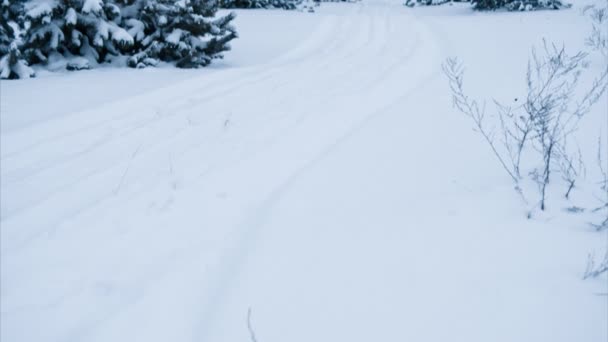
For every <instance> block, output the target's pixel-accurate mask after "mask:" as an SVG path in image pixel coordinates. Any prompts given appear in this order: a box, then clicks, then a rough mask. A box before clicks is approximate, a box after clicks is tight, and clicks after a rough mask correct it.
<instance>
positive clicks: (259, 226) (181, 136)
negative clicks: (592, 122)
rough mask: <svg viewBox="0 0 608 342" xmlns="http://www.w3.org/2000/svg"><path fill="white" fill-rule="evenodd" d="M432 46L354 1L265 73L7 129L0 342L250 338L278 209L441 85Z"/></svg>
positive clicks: (226, 77)
mask: <svg viewBox="0 0 608 342" xmlns="http://www.w3.org/2000/svg"><path fill="white" fill-rule="evenodd" d="M346 8H348V9H346ZM394 37H400V39H394ZM438 39H440V38H438V37H435V33H434V31H433V30H431V29H430V28H427V27H426V25H425V24H424V23H422V22H421V20H419V19H418V18H416V17H415V16H414V15H412V14H409V13H408V12H407V11H406V10H405V9H404V8H403V6H402V5H401V3H399V2H392V1H386V0H376V1H366V2H359V3H354V4H349V5H347V6H345V10H344V11H342V12H340V14H339V15H338V14H324V17H323V19H322V20H321V21H320V22H319V24H318V26H317V27H316V28H315V29H314V30H313V31H312V32H311V33H310V35H309V37H308V38H307V39H306V40H305V41H303V42H302V43H301V44H300V45H299V46H297V47H295V48H294V49H292V50H290V51H287V52H285V54H283V55H281V56H279V57H277V58H275V59H273V60H271V61H269V62H268V63H265V64H263V65H258V66H253V67H247V68H236V69H229V70H220V71H217V72H214V73H210V74H209V75H205V76H204V77H200V78H196V79H190V80H187V81H183V82H181V83H178V84H174V85H171V86H168V87H165V88H162V89H158V90H155V91H151V92H148V93H145V94H140V95H138V96H135V97H132V98H128V99H123V100H120V101H117V102H114V103H109V104H107V105H105V106H103V107H99V108H94V109H90V110H87V111H84V112H80V113H65V115H64V116H61V117H58V118H54V119H51V120H48V121H43V122H39V123H36V124H34V125H31V126H27V127H24V128H21V129H19V130H16V131H11V132H6V134H4V133H3V135H2V137H1V145H0V146H1V150H0V162H1V163H2V169H1V170H0V172H1V175H0V177H1V179H2V187H1V189H0V196H1V197H2V201H0V202H1V212H0V220H1V222H2V231H1V234H2V239H1V241H0V243H1V244H2V246H1V247H2V248H1V250H2V258H1V266H2V272H3V288H2V293H1V295H2V303H3V304H2V312H0V314H1V316H2V321H3V329H2V330H1V335H0V339H1V340H3V341H4V340H6V341H35V340H38V341H42V340H44V341H100V342H101V341H114V340H122V341H214V342H221V341H229V340H231V339H232V338H236V337H239V338H245V339H246V338H247V335H246V333H247V331H246V329H244V327H246V326H245V323H246V322H245V321H244V320H240V319H241V318H243V319H244V318H245V314H246V311H245V310H243V311H242V312H241V311H239V310H241V309H246V308H247V306H248V305H251V303H250V302H238V301H240V300H242V301H247V300H251V301H252V302H255V303H258V304H259V303H261V302H263V299H260V298H255V299H252V298H251V296H253V295H252V293H255V291H256V290H255V289H243V288H242V287H241V286H243V284H248V279H249V277H251V276H252V274H255V273H256V272H258V271H261V272H263V271H264V270H263V269H261V267H263V266H262V265H264V262H266V261H267V260H266V258H268V256H267V255H266V254H265V253H267V252H265V251H263V250H261V247H260V245H263V244H264V243H268V244H270V245H272V243H273V242H272V241H273V240H276V239H277V237H276V236H277V235H276V234H277V231H276V229H274V230H273V226H272V220H273V216H274V215H275V214H280V213H281V210H282V209H281V205H287V204H285V203H289V198H290V197H289V196H290V195H292V194H293V193H297V191H303V190H302V189H303V188H304V187H305V185H302V184H306V179H307V178H310V176H311V175H312V174H314V173H315V172H319V171H318V170H319V168H322V167H323V165H324V164H325V163H331V162H332V160H333V161H335V160H336V159H340V157H341V156H342V157H343V156H344V151H343V150H344V148H345V146H346V145H347V144H349V143H351V144H352V143H353V141H356V140H357V139H355V138H357V137H358V138H359V139H367V135H366V133H365V132H362V131H363V130H365V129H366V128H368V127H370V126H374V125H378V124H383V125H386V127H391V125H392V123H395V122H394V115H395V112H399V111H400V108H401V107H400V106H402V104H403V103H406V102H408V101H415V98H416V96H418V94H420V92H421V91H425V87H426V86H427V85H428V84H430V83H431V82H433V81H435V80H437V78H438V77H440V68H439V66H440V64H441V59H442V57H443V53H442V51H441V49H440V46H439V45H438V43H437V41H438ZM311 75H314V77H311ZM387 84H391V85H395V84H399V85H400V87H386V85H387ZM426 91H429V90H428V89H427V90H426ZM167 94H170V95H171V96H168V95H167ZM243 94H247V96H243ZM353 103H355V105H354V106H353V105H352V104H353ZM391 120H393V121H391ZM421 120H422V122H423V123H427V124H428V127H431V124H430V122H431V121H432V118H424V119H421ZM414 135H415V134H414ZM403 142H404V143H407V144H410V145H404V146H401V148H403V151H402V152H403V153H404V154H412V155H414V156H416V157H418V158H420V159H422V163H423V165H426V167H427V168H428V170H421V171H418V172H420V173H424V172H429V173H437V172H438V171H437V170H435V169H434V167H436V165H432V164H431V163H432V162H436V160H435V159H434V158H435V157H426V156H424V154H423V152H421V151H419V150H420V148H416V146H413V145H414V144H416V143H417V141H416V139H415V138H404V139H403ZM378 153H381V152H380V151H379V152H378ZM345 160H348V156H347V157H346V158H345ZM425 162H427V164H424V163H425ZM431 168H433V169H432V170H431ZM344 171H347V170H344ZM429 179H432V178H429ZM443 182H444V183H446V182H448V180H445V181H443ZM298 184H299V186H298ZM442 186H444V184H442V185H434V186H431V187H430V188H431V189H430V191H436V192H437V193H441V192H440V190H438V189H442ZM450 186H453V187H456V186H459V185H457V184H456V185H454V184H450ZM413 188H415V189H414V190H412V191H413V192H414V193H415V192H417V191H422V190H420V188H416V187H415V186H413ZM320 195H321V196H322V195H323V194H320ZM411 198H413V197H408V200H411ZM291 200H292V201H293V196H292V199H291ZM378 200H379V201H383V199H382V198H380V199H378ZM448 200H450V199H448ZM385 201H388V200H385ZM58 203H59V204H58ZM416 205H417V206H416ZM412 206H413V207H414V208H418V209H421V211H423V212H424V211H425V210H427V211H428V210H430V209H429V208H427V207H425V205H424V204H413V205H412ZM411 210H412V211H413V210H414V209H411ZM354 215H356V213H354ZM419 215H421V214H419ZM274 228H276V227H274ZM314 229H315V227H311V230H314ZM343 229H345V227H344V228H343ZM317 233H318V234H319V235H323V236H325V237H330V238H331V237H333V236H332V235H331V233H328V234H325V232H321V231H319V232H317ZM273 234H275V235H273ZM309 234H313V233H309ZM334 234H335V233H334ZM313 235H314V234H313ZM273 236H274V237H273ZM305 236H306V235H305ZM378 239H382V238H381V237H378ZM386 239H390V236H389V237H386ZM336 243H337V241H336ZM387 243H389V245H390V242H389V241H387ZM362 245H364V244H362ZM391 246H392V245H391ZM275 248H276V247H275ZM285 248H287V247H285ZM305 249H306V248H305V247H296V246H294V253H301V252H302V251H303V250H305ZM279 250H280V248H279ZM345 253H353V251H352V250H349V249H348V248H347V249H346V252H345ZM351 256H352V257H353V258H354V259H357V256H356V255H354V254H353V255H351ZM41 257H42V258H41ZM274 257H276V258H286V259H289V258H290V257H291V258H293V259H294V260H296V261H298V260H299V259H300V258H303V257H304V256H302V255H297V256H295V255H292V256H289V255H275V256H274ZM382 257H383V256H379V257H378V259H380V258H382ZM41 259H42V260H41ZM376 262H380V260H376ZM328 267H329V266H328ZM349 267H350V266H349ZM349 267H347V268H348V269H349V270H350V268H349ZM421 267H422V266H421ZM320 268H321V269H323V267H320ZM324 271H327V270H326V269H323V270H321V271H319V272H324ZM291 272H297V270H296V271H291ZM349 272H351V273H352V272H355V271H352V270H350V271H349ZM292 275H293V274H292ZM347 278H348V277H347V276H345V277H344V279H347ZM57 279H61V281H57ZM434 280H436V279H434ZM270 284H272V282H270ZM45 285H48V288H47V287H45ZM336 287H337V285H334V286H333V287H331V286H330V289H331V290H335V288H336ZM435 288H436V287H435ZM275 290H276V291H278V292H280V291H285V290H284V289H279V288H277V289H275ZM268 291H270V292H272V289H270V290H268ZM386 291H387V292H388V293H393V294H395V293H396V292H398V291H399V288H397V286H396V285H395V286H393V287H391V286H387V288H386ZM319 296H321V294H319ZM303 300H306V297H304V299H303ZM353 300H355V298H353ZM235 301H237V302H238V303H237V304H235ZM304 304H306V303H304ZM389 311H390V310H389ZM255 312H256V311H254V314H255ZM241 313H242V314H243V316H242V317H241V316H239V315H240V314H241ZM274 314H275V315H277V316H280V315H281V314H282V313H281V312H275V313H274ZM256 317H257V316H256ZM168 322H171V323H170V324H168ZM266 322H267V323H269V322H270V321H268V320H267V321H266ZM241 325H242V326H241ZM305 325H306V324H305V323H303V326H305ZM32 327H36V328H35V329H33V328H32ZM266 328H267V329H270V327H269V326H268V324H267V325H266ZM230 329H234V330H235V331H236V330H239V331H241V332H239V333H235V332H234V331H231V330H230ZM278 334H279V333H278V332H277V335H278ZM437 334H439V333H437ZM308 335H310V334H308ZM439 335H440V334H439ZM303 336H304V335H303ZM354 336H357V335H354ZM350 337H353V335H351V336H350ZM326 338H327V339H326V340H327V341H331V340H335V341H337V340H339V339H331V337H328V336H326ZM359 338H360V339H361V340H362V341H363V340H369V339H363V337H359ZM270 340H272V341H277V339H270ZM270 340H268V341H270ZM302 340H305V339H304V338H303V337H302ZM378 340H379V341H380V340H381V339H378ZM440 340H441V339H436V340H433V341H440ZM268 341H266V340H263V339H260V342H268ZM501 341H503V340H501ZM293 342H295V341H293Z"/></svg>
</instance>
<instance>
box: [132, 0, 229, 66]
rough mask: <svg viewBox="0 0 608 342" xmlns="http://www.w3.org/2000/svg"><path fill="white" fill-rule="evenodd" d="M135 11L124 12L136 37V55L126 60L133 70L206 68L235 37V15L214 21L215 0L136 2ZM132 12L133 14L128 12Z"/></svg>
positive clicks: (220, 55)
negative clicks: (157, 66) (170, 65)
mask: <svg viewBox="0 0 608 342" xmlns="http://www.w3.org/2000/svg"><path fill="white" fill-rule="evenodd" d="M135 6H141V7H140V9H139V10H137V11H125V17H126V26H127V30H128V32H129V33H130V34H132V35H133V36H134V37H135V38H134V40H135V46H136V48H137V53H136V54H134V55H133V56H131V57H130V58H129V61H128V64H129V66H132V67H143V66H146V65H151V64H155V63H157V62H158V61H159V60H160V61H167V62H175V63H176V65H177V66H178V67H181V68H195V67H200V66H206V65H208V64H209V63H211V61H212V60H213V59H214V58H221V57H222V52H224V51H227V50H229V49H230V45H229V44H228V43H229V42H230V41H231V40H232V39H234V38H236V37H237V34H236V29H235V28H234V26H233V25H232V20H233V19H234V18H235V17H236V14H235V13H229V14H228V15H225V16H223V17H219V18H213V17H214V15H215V13H216V11H217V4H216V2H215V1H209V0H181V1H167V0H159V1H145V0H140V1H137V3H136V4H135ZM129 12H132V13H129Z"/></svg>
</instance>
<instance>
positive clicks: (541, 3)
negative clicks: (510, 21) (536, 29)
mask: <svg viewBox="0 0 608 342" xmlns="http://www.w3.org/2000/svg"><path fill="white" fill-rule="evenodd" d="M450 2H470V3H471V5H472V6H473V9H475V10H479V11H494V10H499V9H503V10H507V11H532V10H536V9H561V8H565V7H569V5H567V4H566V3H564V2H563V1H562V0H406V2H405V5H406V6H408V7H413V6H418V5H423V6H432V5H442V4H445V3H450Z"/></svg>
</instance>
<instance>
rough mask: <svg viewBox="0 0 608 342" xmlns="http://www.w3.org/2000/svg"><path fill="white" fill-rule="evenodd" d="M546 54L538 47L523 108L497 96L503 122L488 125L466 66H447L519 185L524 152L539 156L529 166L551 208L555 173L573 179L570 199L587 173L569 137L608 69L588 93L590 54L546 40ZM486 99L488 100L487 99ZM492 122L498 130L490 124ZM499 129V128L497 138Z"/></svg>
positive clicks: (542, 203) (602, 87)
mask: <svg viewBox="0 0 608 342" xmlns="http://www.w3.org/2000/svg"><path fill="white" fill-rule="evenodd" d="M542 48H543V49H542V53H540V54H539V53H538V52H537V50H536V49H532V52H531V57H530V60H529V62H528V67H527V72H526V83H527V90H526V92H527V95H526V100H525V101H524V103H523V104H522V105H520V106H517V107H511V106H506V105H503V104H501V103H500V102H498V101H496V100H494V103H495V106H496V115H494V116H489V118H490V119H493V120H494V121H497V122H490V123H489V124H488V123H486V122H485V121H486V107H485V105H483V106H480V105H479V104H478V102H477V101H476V100H472V99H470V98H469V97H468V96H467V95H466V94H465V92H464V90H463V74H464V68H463V66H462V64H461V63H460V62H459V61H458V60H457V59H455V58H450V59H447V60H446V62H445V63H444V64H443V71H444V73H445V74H446V76H447V78H448V81H449V85H450V89H451V91H452V98H453V102H454V105H455V107H456V108H457V109H458V110H459V111H460V112H462V113H464V114H465V115H467V116H468V117H470V118H471V119H472V120H473V123H474V125H475V129H476V131H477V132H479V133H480V134H481V135H482V137H483V138H484V140H485V142H486V143H487V144H488V146H489V147H490V148H491V150H492V152H493V154H494V155H495V156H496V158H497V160H498V161H499V163H500V165H501V166H502V168H503V169H504V170H505V171H506V172H507V174H508V175H509V176H510V177H511V179H513V181H514V182H515V185H516V187H515V188H516V189H517V190H518V192H519V193H520V194H522V196H523V191H522V189H521V188H520V186H519V184H520V181H521V179H522V165H521V162H522V155H523V154H524V153H525V152H526V153H529V154H531V155H533V156H535V158H534V160H535V162H534V164H533V165H531V167H529V168H528V169H527V170H529V172H530V175H531V176H532V179H533V180H534V181H535V182H536V184H537V186H538V193H539V201H538V206H539V207H540V209H541V210H545V209H546V199H547V198H546V196H547V187H548V185H549V183H550V181H551V179H552V175H553V173H554V172H559V173H561V176H562V179H563V180H565V181H566V183H567V187H568V188H567V190H566V193H565V196H566V197H567V198H568V197H569V196H570V193H571V191H572V189H573V188H574V186H575V184H576V178H577V177H578V176H579V174H580V173H581V172H582V171H583V169H584V165H582V161H581V160H582V158H581V157H580V156H578V157H577V155H576V154H573V153H572V152H570V151H569V149H568V146H567V140H568V139H567V138H568V137H569V136H570V135H571V134H572V133H573V132H575V131H576V129H577V127H578V124H579V122H580V120H581V119H582V118H583V117H584V116H585V114H587V113H588V112H589V111H590V110H591V108H592V106H593V105H594V104H595V103H596V102H597V101H598V100H599V99H600V97H601V95H602V94H603V93H604V92H605V91H606V87H607V86H608V68H607V69H606V70H605V71H604V72H602V74H601V75H600V76H598V77H597V78H596V79H595V80H594V81H593V82H592V84H591V86H590V87H589V88H588V89H587V90H586V91H584V92H582V94H583V95H582V96H581V97H580V98H577V96H576V94H579V93H581V91H580V89H579V87H578V85H579V80H580V77H581V74H582V72H583V70H584V69H585V62H586V56H587V55H586V54H585V53H583V52H578V53H576V54H574V55H569V54H567V52H566V49H565V48H564V47H563V46H562V47H557V46H556V45H554V44H549V43H547V42H546V41H543V45H542ZM484 103H485V102H484ZM488 125H489V126H490V127H492V128H488ZM495 130H498V134H497V135H498V137H499V139H501V140H502V141H497V139H496V134H495Z"/></svg>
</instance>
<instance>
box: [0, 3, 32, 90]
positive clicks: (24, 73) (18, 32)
mask: <svg viewBox="0 0 608 342" xmlns="http://www.w3.org/2000/svg"><path fill="white" fill-rule="evenodd" d="M24 3H25V1H23V0H14V1H10V2H9V0H3V1H2V3H1V4H0V11H1V13H0V17H1V18H2V20H0V78H11V79H14V78H27V77H31V76H34V75H35V73H34V70H33V69H32V68H30V67H29V66H28V64H27V62H26V61H25V59H24V58H23V56H22V55H21V49H22V46H23V31H24V16H23V8H24V7H23V6H24Z"/></svg>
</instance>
